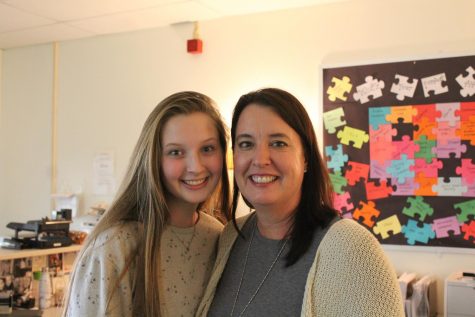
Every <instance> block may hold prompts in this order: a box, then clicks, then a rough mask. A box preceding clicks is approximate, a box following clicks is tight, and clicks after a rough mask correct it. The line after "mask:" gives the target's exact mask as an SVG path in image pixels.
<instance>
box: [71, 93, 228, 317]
mask: <svg viewBox="0 0 475 317" xmlns="http://www.w3.org/2000/svg"><path fill="white" fill-rule="evenodd" d="M226 148H227V146H226V129H225V126H224V124H223V121H222V119H221V117H220V115H219V113H218V111H217V109H216V107H215V106H214V102H213V101H212V100H211V99H210V98H209V97H207V96H205V95H202V94H200V93H197V92H180V93H176V94H174V95H171V96H169V97H167V98H166V99H165V100H163V101H162V102H160V103H159V104H158V106H157V107H156V108H155V109H154V110H153V111H152V113H151V114H150V115H149V117H148V119H147V120H146V122H145V124H144V127H143V129H142V132H141V134H140V137H139V140H138V142H137V145H136V146H135V149H134V152H133V154H132V158H131V161H130V164H129V167H128V170H127V174H126V176H125V179H124V180H123V182H122V186H121V188H120V190H119V192H118V194H117V196H116V198H115V200H114V202H113V203H112V204H111V207H110V208H109V210H108V211H107V212H106V213H105V214H104V215H103V216H102V219H101V221H100V222H99V223H98V224H97V226H96V228H95V229H94V231H93V232H92V233H91V236H90V237H89V238H88V240H87V242H86V244H85V246H84V247H83V249H82V251H81V253H80V255H79V256H78V260H77V262H76V265H75V270H74V273H73V275H72V279H71V286H70V292H69V296H68V298H67V299H66V307H65V312H64V314H63V315H66V316H154V317H155V316H193V315H194V313H195V311H196V308H197V306H198V304H199V302H200V300H201V297H202V295H203V291H204V288H205V287H206V284H207V282H208V278H209V275H210V273H211V268H212V266H213V263H214V259H215V255H216V254H215V252H216V243H217V239H218V236H219V233H220V232H221V230H222V224H221V223H220V222H219V221H217V220H216V219H215V218H214V217H212V216H210V215H208V214H207V213H210V214H211V215H214V216H216V217H218V218H220V219H222V220H223V221H225V220H227V218H228V209H229V184H228V176H227V168H226V160H225V151H226Z"/></svg>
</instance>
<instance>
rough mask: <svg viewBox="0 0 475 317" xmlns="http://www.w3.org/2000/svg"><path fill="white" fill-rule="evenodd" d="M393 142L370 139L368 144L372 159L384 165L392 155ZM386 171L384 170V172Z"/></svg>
mask: <svg viewBox="0 0 475 317" xmlns="http://www.w3.org/2000/svg"><path fill="white" fill-rule="evenodd" d="M392 152H393V142H390V141H384V140H382V141H381V140H377V141H372V142H371V143H370V146H369V155H370V159H371V160H372V161H377V162H378V163H379V164H381V165H384V164H385V163H386V162H388V161H390V160H391V159H392V158H393V156H392ZM384 173H386V171H385V172H384Z"/></svg>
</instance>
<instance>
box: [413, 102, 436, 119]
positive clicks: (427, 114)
mask: <svg viewBox="0 0 475 317" xmlns="http://www.w3.org/2000/svg"><path fill="white" fill-rule="evenodd" d="M413 107H414V108H415V109H417V114H416V115H415V116H414V118H413V119H412V120H413V122H414V123H416V122H419V121H421V120H423V119H425V120H427V121H430V122H435V121H436V119H437V118H438V117H440V116H441V114H440V111H438V110H437V109H436V108H435V104H428V105H415V106H413Z"/></svg>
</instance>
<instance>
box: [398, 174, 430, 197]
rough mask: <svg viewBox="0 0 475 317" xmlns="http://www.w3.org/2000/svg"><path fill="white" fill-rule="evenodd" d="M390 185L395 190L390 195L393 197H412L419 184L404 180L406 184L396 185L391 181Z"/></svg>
mask: <svg viewBox="0 0 475 317" xmlns="http://www.w3.org/2000/svg"><path fill="white" fill-rule="evenodd" d="M436 181H437V180H436ZM391 184H393V186H394V187H395V188H396V189H395V190H394V191H393V193H392V195H393V196H412V195H415V193H416V191H417V190H418V189H419V184H418V183H416V182H414V179H410V178H408V179H406V182H405V183H403V184H400V183H398V182H397V180H395V179H391ZM431 189H432V187H431Z"/></svg>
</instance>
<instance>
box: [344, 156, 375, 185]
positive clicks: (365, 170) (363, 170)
mask: <svg viewBox="0 0 475 317" xmlns="http://www.w3.org/2000/svg"><path fill="white" fill-rule="evenodd" d="M348 165H349V166H350V167H351V169H349V170H347V171H346V173H345V178H346V179H347V180H348V185H351V186H354V185H355V184H356V182H358V181H359V180H360V179H364V180H365V181H366V180H367V179H368V175H369V165H368V164H363V163H358V162H352V161H348Z"/></svg>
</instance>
